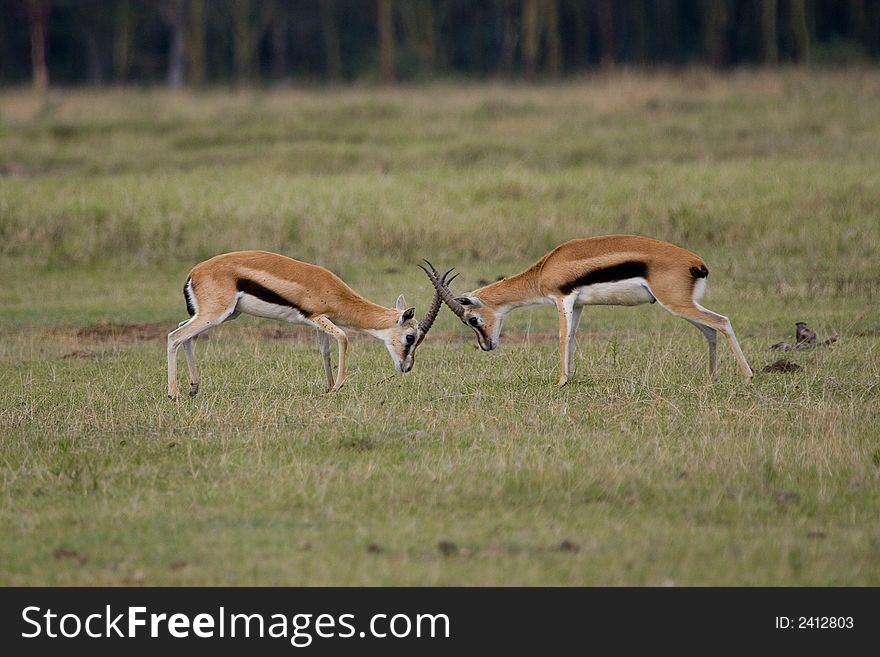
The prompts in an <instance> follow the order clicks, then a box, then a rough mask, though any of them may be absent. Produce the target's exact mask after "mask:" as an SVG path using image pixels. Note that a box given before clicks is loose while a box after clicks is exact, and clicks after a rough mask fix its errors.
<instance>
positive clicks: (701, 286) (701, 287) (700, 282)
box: [694, 278, 706, 303]
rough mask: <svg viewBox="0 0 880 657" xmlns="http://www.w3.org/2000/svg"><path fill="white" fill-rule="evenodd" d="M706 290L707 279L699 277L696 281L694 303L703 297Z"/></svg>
mask: <svg viewBox="0 0 880 657" xmlns="http://www.w3.org/2000/svg"><path fill="white" fill-rule="evenodd" d="M705 292H706V279H705V278H698V279H697V280H696V282H695V283H694V303H697V302H698V301H699V300H700V299H702V298H703V294H704V293H705Z"/></svg>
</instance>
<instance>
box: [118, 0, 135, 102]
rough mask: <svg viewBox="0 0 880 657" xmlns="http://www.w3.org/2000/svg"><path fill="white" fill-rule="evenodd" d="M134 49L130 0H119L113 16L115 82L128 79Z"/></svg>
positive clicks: (132, 14)
mask: <svg viewBox="0 0 880 657" xmlns="http://www.w3.org/2000/svg"><path fill="white" fill-rule="evenodd" d="M133 51H134V13H133V12H132V9H131V0H119V2H118V3H117V4H116V11H115V13H114V16H113V77H114V79H115V80H116V84H119V85H122V84H125V82H126V81H127V80H128V73H129V70H130V69H131V60H132V53H133Z"/></svg>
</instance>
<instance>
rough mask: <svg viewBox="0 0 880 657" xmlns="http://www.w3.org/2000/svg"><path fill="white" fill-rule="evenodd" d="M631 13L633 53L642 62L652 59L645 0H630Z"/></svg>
mask: <svg viewBox="0 0 880 657" xmlns="http://www.w3.org/2000/svg"><path fill="white" fill-rule="evenodd" d="M628 9H629V14H630V17H631V18H632V21H633V55H634V57H635V60H636V61H637V62H638V63H640V64H647V63H648V61H649V59H650V56H649V55H650V53H649V50H650V47H649V45H648V30H649V27H648V6H647V3H646V2H644V1H643V0H630V3H629V7H628Z"/></svg>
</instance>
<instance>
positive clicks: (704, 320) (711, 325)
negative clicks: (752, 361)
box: [649, 276, 752, 383]
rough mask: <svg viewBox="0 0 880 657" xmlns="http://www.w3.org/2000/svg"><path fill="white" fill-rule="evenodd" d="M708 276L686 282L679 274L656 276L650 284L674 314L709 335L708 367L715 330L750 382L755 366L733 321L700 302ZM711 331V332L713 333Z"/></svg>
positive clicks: (654, 292) (707, 336)
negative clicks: (740, 342) (740, 340)
mask: <svg viewBox="0 0 880 657" xmlns="http://www.w3.org/2000/svg"><path fill="white" fill-rule="evenodd" d="M705 280H706V279H705V278H696V279H691V280H688V281H683V280H682V279H681V278H678V277H672V276H669V277H665V278H664V277H662V276H661V277H655V278H654V279H653V280H651V281H649V284H650V286H651V288H650V289H651V294H653V295H654V298H655V299H657V301H659V302H660V305H661V306H663V307H664V308H666V310H668V311H669V312H671V313H672V314H673V315H678V316H679V317H683V318H684V319H686V320H688V321H689V322H691V323H692V324H696V325H697V328H699V329H700V331H702V332H703V335H705V336H706V340H707V341H708V342H709V368H710V370H714V366H715V359H714V352H715V349H714V345H713V342H714V340H715V335H714V333H715V332H717V333H720V334H721V335H723V336H724V339H725V340H727V344H728V345H729V346H730V350H731V351H732V352H733V355H734V356H735V357H736V362H737V364H738V365H739V369H740V372H741V373H742V377H743V380H744V381H745V382H746V383H748V382H749V381H751V380H752V368H751V367H749V363H748V361H747V360H746V357H745V354H743V351H742V348H741V347H740V346H739V341H738V340H737V339H736V335H734V333H733V327H732V326H731V325H730V320H729V319H728V318H727V317H725V316H724V315H719V314H718V313H714V312H712V311H711V310H707V309H706V308H703V306H701V305H700V304H699V303H697V302H698V301H699V300H700V298H701V297H702V296H703V290H704V289H705V287H706V283H705ZM710 331H711V333H710Z"/></svg>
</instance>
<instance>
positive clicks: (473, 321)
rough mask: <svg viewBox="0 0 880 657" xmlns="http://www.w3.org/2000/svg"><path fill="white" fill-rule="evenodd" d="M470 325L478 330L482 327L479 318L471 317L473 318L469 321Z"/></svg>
mask: <svg viewBox="0 0 880 657" xmlns="http://www.w3.org/2000/svg"><path fill="white" fill-rule="evenodd" d="M468 324H470V325H471V326H473V327H474V328H477V327H478V326H479V325H480V320H479V318H477V317H471V318H470V319H469V320H468Z"/></svg>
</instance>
